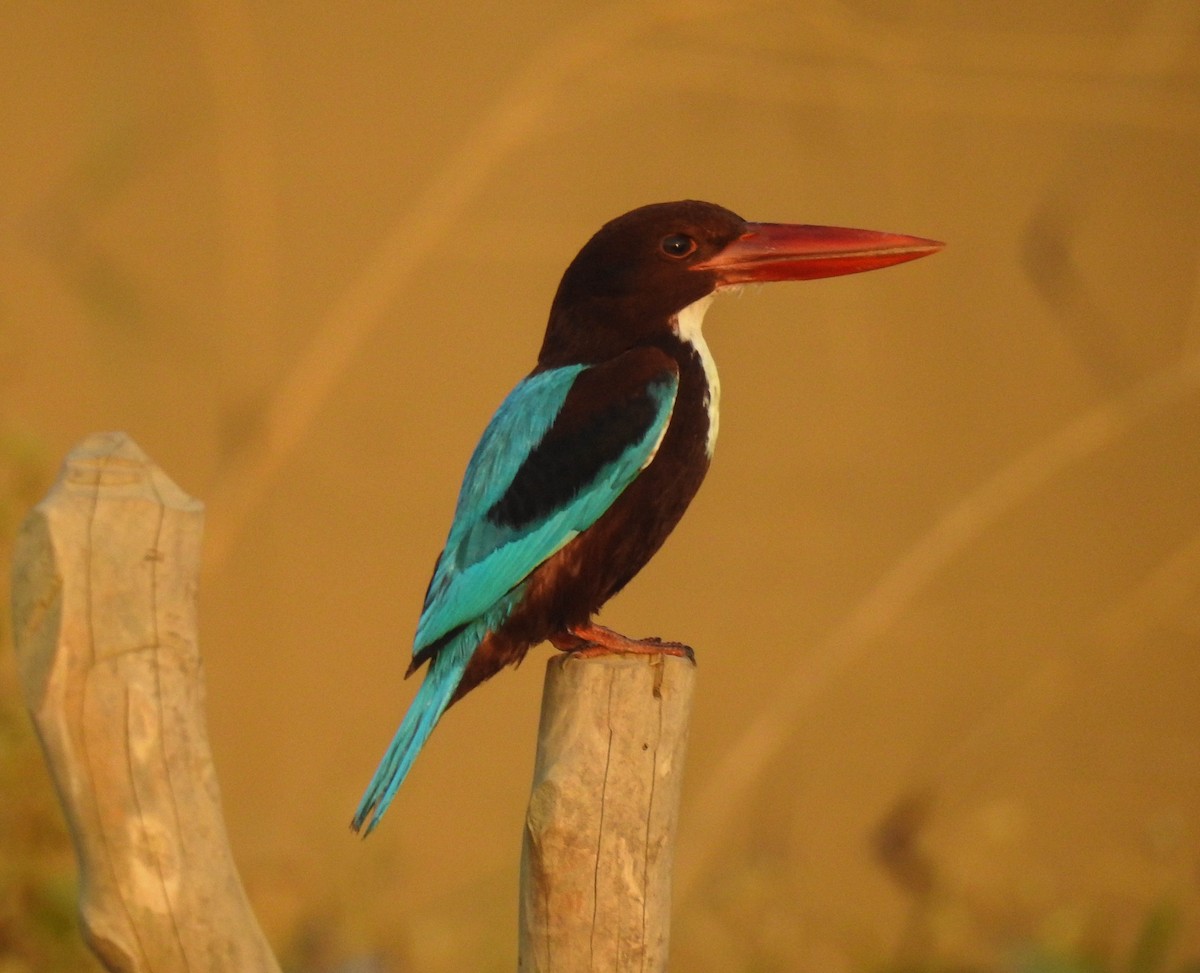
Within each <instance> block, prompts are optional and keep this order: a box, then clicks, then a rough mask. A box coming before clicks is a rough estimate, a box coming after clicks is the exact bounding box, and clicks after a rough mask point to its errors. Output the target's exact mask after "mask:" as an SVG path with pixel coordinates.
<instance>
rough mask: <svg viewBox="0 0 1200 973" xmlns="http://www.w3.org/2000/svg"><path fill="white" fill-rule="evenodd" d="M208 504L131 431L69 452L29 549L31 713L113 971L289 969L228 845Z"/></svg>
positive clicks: (25, 587)
mask: <svg viewBox="0 0 1200 973" xmlns="http://www.w3.org/2000/svg"><path fill="white" fill-rule="evenodd" d="M203 521H204V509H203V505H202V504H200V503H199V502H198V501H196V500H193V499H192V498H191V497H189V496H188V495H187V494H185V493H184V492H183V491H181V490H180V489H179V488H178V487H177V486H176V485H175V484H174V483H172V482H171V481H170V480H169V479H168V478H167V476H166V475H165V474H164V473H163V472H162V471H161V470H159V469H158V468H157V467H156V466H155V465H154V464H153V463H152V462H151V461H150V459H149V458H148V457H147V456H146V454H145V453H143V452H142V451H141V450H140V449H139V448H138V447H137V445H136V444H135V443H134V442H133V441H132V440H130V439H129V437H127V436H125V435H124V434H122V433H106V434H100V435H95V436H91V437H89V438H88V439H86V440H84V442H83V443H81V444H80V445H79V446H78V447H76V448H75V449H74V450H73V451H72V452H71V453H70V455H69V456H68V457H67V460H66V463H65V464H64V466H63V471H62V474H61V475H60V477H59V479H58V482H57V483H55V485H54V487H53V488H52V489H51V491H50V493H49V495H48V496H47V497H46V499H45V500H43V501H42V502H41V503H40V504H38V506H37V507H35V508H34V510H33V511H32V512H31V513H30V515H29V516H28V517H27V518H26V520H25V523H24V525H23V527H22V529H21V533H20V536H19V538H18V540H17V546H16V550H15V552H14V557H13V623H14V629H15V636H16V639H15V640H16V648H17V657H18V664H19V667H20V674H21V682H22V689H23V692H24V696H25V702H26V705H27V706H28V707H29V711H30V713H31V714H32V715H33V720H34V723H35V724H36V727H37V731H38V736H39V737H40V738H41V741H42V747H43V749H44V750H45V754H46V760H47V763H48V764H49V766H50V770H51V773H52V775H53V777H54V782H55V785H56V786H57V788H58V794H59V797H60V799H61V800H62V804H63V807H64V809H65V811H66V815H67V822H68V825H69V827H70V829H71V834H72V836H73V838H74V842H75V849H76V853H77V855H78V857H79V866H80V875H81V889H80V914H81V918H82V922H83V927H84V933H85V936H86V938H87V940H88V944H89V945H90V946H91V948H92V950H93V952H95V953H96V955H97V956H98V957H99V958H100V960H101V962H103V963H104V965H105V966H106V967H107V968H108V969H109V970H112V971H120V973H135V971H136V973H142V971H150V970H154V971H158V973H163V971H174V970H188V971H190V973H206V971H212V973H217V971H229V970H238V971H240V973H259V971H263V973H278V971H279V966H278V964H277V963H276V961H275V958H274V957H273V956H272V954H271V950H270V947H269V946H268V945H267V942H266V939H265V938H264V937H263V934H262V931H261V930H260V929H259V926H258V923H257V922H256V920H255V918H254V915H253V913H252V912H251V910H250V906H249V903H248V902H247V900H246V896H245V892H244V891H243V889H242V884H241V881H240V879H239V878H238V874H237V870H236V868H235V866H234V863H233V858H232V855H231V854H230V851H229V845H228V839H227V837H226V834H225V825H224V822H223V819H222V817H221V803H220V797H219V794H218V792H217V780H216V775H215V773H214V771H213V766H212V757H211V754H210V751H209V747H208V736H207V732H206V730H205V724H204V678H203V670H202V668H201V662H200V653H199V649H198V646H197V638H196V606H195V599H196V579H197V574H198V570H199V558H200V537H201V533H202V530H203Z"/></svg>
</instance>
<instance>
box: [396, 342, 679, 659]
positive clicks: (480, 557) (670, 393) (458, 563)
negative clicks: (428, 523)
mask: <svg viewBox="0 0 1200 973" xmlns="http://www.w3.org/2000/svg"><path fill="white" fill-rule="evenodd" d="M583 369H584V366H582V365H573V366H571V367H568V368H555V369H550V370H548V371H545V372H541V373H539V374H537V375H534V376H532V377H531V378H527V379H526V380H525V381H523V382H521V383H520V384H519V385H518V386H517V387H516V388H515V389H513V391H512V392H511V393H509V396H508V398H506V399H505V400H504V402H503V404H501V406H500V408H499V409H498V410H497V411H496V414H495V416H493V418H492V421H491V422H490V423H489V424H488V427H487V429H486V430H484V433H483V438H482V439H481V440H480V441H479V445H478V446H477V447H476V449H475V453H474V455H473V456H472V457H471V462H470V464H469V465H468V466H467V473H466V476H465V477H464V479H463V486H462V490H461V492H460V493H459V498H458V506H457V508H456V510H455V513H454V522H453V524H452V525H451V527H450V536H449V537H448V538H447V539H446V547H445V549H444V550H443V551H442V556H441V559H440V560H439V561H438V565H437V569H436V570H435V571H434V575H433V580H432V581H431V582H430V585H429V593H428V594H427V595H426V599H425V608H424V611H422V613H421V618H420V621H419V622H418V624H417V634H416V638H415V639H414V645H413V651H414V652H419V651H420V650H421V649H423V648H425V647H426V646H428V645H429V644H431V643H432V642H435V641H436V640H437V639H439V638H441V637H442V636H444V635H445V634H446V633H447V632H450V631H453V630H454V629H455V628H456V627H458V626H459V625H463V624H465V623H467V622H469V621H470V620H471V619H473V618H475V617H477V616H478V615H479V614H480V613H482V612H485V611H487V610H488V609H489V607H490V606H491V605H493V604H494V603H495V602H496V600H497V599H499V598H500V597H501V596H503V595H504V594H505V593H506V592H507V591H508V590H509V589H510V588H512V587H513V586H514V585H516V584H517V583H519V582H520V581H521V580H523V579H524V578H525V577H526V576H527V575H528V574H529V572H530V571H532V570H533V569H534V568H536V567H537V566H538V565H539V564H541V563H542V562H543V561H544V560H546V558H548V557H550V556H551V555H552V554H554V553H555V552H556V551H558V550H559V549H560V548H562V547H563V546H564V545H565V544H566V543H567V542H568V541H570V540H571V538H573V537H574V536H575V535H576V534H578V533H580V532H582V531H584V530H586V529H587V528H588V527H590V526H591V525H592V524H593V523H595V521H596V520H597V518H599V517H600V515H601V514H603V513H604V511H606V510H607V509H608V508H609V507H610V506H611V505H612V503H613V501H614V500H616V498H617V497H618V496H620V495H621V492H622V491H623V490H624V489H625V488H626V487H627V486H628V485H629V484H630V483H632V482H633V479H634V477H636V476H637V474H638V471H639V470H641V469H642V467H644V466H645V465H646V463H647V462H649V460H650V458H651V457H652V456H653V454H654V450H655V448H656V447H657V445H658V441H659V439H660V438H661V437H662V433H663V430H664V429H665V428H666V425H667V422H668V421H669V419H670V417H671V409H672V408H673V406H674V404H675V393H676V391H677V389H678V379H677V378H676V377H675V376H674V375H666V376H664V377H663V378H662V379H661V380H660V381H658V382H656V383H654V385H653V386H652V387H651V389H650V391H651V393H652V395H653V397H654V401H655V404H656V406H657V411H656V413H655V416H654V419H653V421H652V422H651V423H650V425H649V427H648V428H647V429H646V432H645V433H644V434H643V436H642V438H641V439H640V440H638V441H637V442H636V443H634V444H632V445H631V446H630V447H629V449H627V450H626V451H625V452H624V453H622V454H621V456H620V457H618V458H617V459H616V460H615V461H614V462H612V463H610V464H608V465H607V466H605V467H604V468H603V469H601V470H600V473H599V475H598V476H597V477H596V479H595V480H593V481H592V483H591V484H590V485H588V486H587V487H586V488H585V489H583V490H581V491H580V492H579V493H578V494H577V495H576V496H575V497H574V498H573V499H572V500H570V501H569V502H568V503H567V504H565V505H564V506H562V507H559V508H558V509H557V510H555V511H554V512H553V513H551V514H550V515H549V516H548V517H546V518H544V519H542V520H540V521H535V522H534V523H531V524H525V525H522V526H521V527H519V528H512V527H507V526H502V525H498V524H496V523H494V522H493V521H491V520H489V519H488V518H487V516H486V514H487V512H488V510H490V509H491V508H492V506H493V504H495V503H496V501H497V500H499V499H500V498H501V497H502V496H503V495H504V493H505V491H507V490H508V488H509V486H510V485H511V483H512V481H513V478H514V477H515V476H516V475H517V471H518V470H519V469H520V468H521V465H522V464H523V463H524V462H525V461H526V459H528V457H529V454H530V452H531V451H532V450H533V448H534V447H535V446H536V445H537V444H538V442H540V440H541V438H542V436H544V435H545V433H546V430H548V429H549V428H550V426H551V425H552V424H553V421H554V418H555V417H556V416H557V415H558V412H559V410H560V409H561V408H562V404H563V402H564V401H565V400H566V397H567V393H568V392H569V391H570V388H571V385H572V384H573V383H574V381H575V379H576V377H577V376H578V375H579V373H580V372H581V371H583Z"/></svg>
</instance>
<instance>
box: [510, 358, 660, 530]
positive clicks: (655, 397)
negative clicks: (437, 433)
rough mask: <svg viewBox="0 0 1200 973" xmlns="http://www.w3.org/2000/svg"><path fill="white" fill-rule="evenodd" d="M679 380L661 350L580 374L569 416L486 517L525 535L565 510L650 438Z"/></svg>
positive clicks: (567, 405) (567, 406)
mask: <svg viewBox="0 0 1200 973" xmlns="http://www.w3.org/2000/svg"><path fill="white" fill-rule="evenodd" d="M677 374H678V369H677V366H676V365H675V363H674V361H672V360H671V359H670V358H669V357H667V356H666V355H664V354H663V353H662V352H659V351H657V350H655V349H638V350H637V351H636V352H628V353H627V354H626V355H622V356H621V358H618V359H615V360H614V361H612V362H607V363H605V364H603V365H597V366H596V367H594V368H590V369H588V370H587V371H585V372H581V373H580V375H579V377H578V378H577V379H576V380H575V384H574V385H573V386H572V387H571V391H570V392H569V393H568V394H567V398H566V401H564V402H563V407H562V410H561V411H560V412H559V414H558V417H557V418H556V419H555V420H554V422H553V424H552V425H551V426H550V428H549V429H548V430H546V434H545V435H544V436H543V437H542V439H541V441H540V442H538V444H537V445H536V446H535V447H534V448H533V449H532V450H531V451H530V453H529V456H528V458H526V460H525V462H524V463H522V464H521V467H520V468H519V469H518V470H517V473H516V476H514V477H513V481H512V483H511V484H510V485H509V488H508V490H506V491H505V493H504V495H503V496H501V497H500V499H499V500H497V501H496V502H495V503H494V504H493V505H492V507H491V509H490V510H489V511H488V512H487V518H488V520H490V521H491V522H492V523H493V524H496V525H497V526H501V527H508V528H513V529H519V528H521V527H523V526H525V525H526V524H530V523H533V522H535V521H537V520H540V519H542V518H544V517H546V516H548V515H550V514H552V513H553V512H554V511H555V510H557V509H558V508H560V507H562V506H564V505H565V504H566V503H568V502H569V501H570V500H571V499H572V498H573V497H575V496H577V495H578V494H579V493H580V492H581V491H583V490H585V489H587V487H588V486H589V485H590V484H591V483H593V482H595V480H596V477H597V476H598V475H599V473H600V471H601V470H602V469H604V467H605V466H607V465H608V464H609V463H612V462H613V461H615V460H616V459H617V458H619V457H620V456H621V454H622V453H623V452H624V451H625V450H627V449H629V448H630V447H631V446H633V445H634V444H636V443H638V442H640V441H641V440H642V439H643V437H644V436H645V435H646V432H647V431H648V430H649V428H650V426H651V425H652V424H653V422H654V420H655V417H656V416H657V415H658V413H659V410H660V408H661V403H662V396H663V394H664V385H665V384H666V383H669V382H671V381H672V380H673V379H674V378H675V376H676V375H677Z"/></svg>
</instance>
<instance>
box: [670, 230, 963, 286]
mask: <svg viewBox="0 0 1200 973" xmlns="http://www.w3.org/2000/svg"><path fill="white" fill-rule="evenodd" d="M944 246H945V244H944V243H938V242H937V241H936V240H923V239H921V238H920V237H915V236H901V235H899V234H896V233H878V232H876V231H874V230H849V229H846V228H844V227H840V226H802V225H795V224H791V223H747V224H746V232H745V233H743V234H742V235H741V236H740V237H738V238H737V239H736V240H734V241H733V242H732V243H731V244H729V245H728V246H727V247H725V249H724V250H722V251H721V252H720V253H718V254H716V255H715V256H713V257H710V258H709V259H708V260H705V261H703V262H702V263H698V264H694V265H693V266H692V269H693V270H707V271H712V272H713V273H714V274H715V275H716V278H717V286H718V287H731V286H733V285H734V284H753V283H766V282H767V281H773V280H812V279H814V278H816V277H836V276H838V275H839V274H857V273H861V272H862V271H864V270H878V269H879V268H880V267H890V266H891V265H892V264H899V263H904V262H905V261H906V260H916V259H917V258H918V257H925V256H928V255H929V254H931V253H937V252H938V251H939V250H941V249H942V247H944Z"/></svg>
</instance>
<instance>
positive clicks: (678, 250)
mask: <svg viewBox="0 0 1200 973" xmlns="http://www.w3.org/2000/svg"><path fill="white" fill-rule="evenodd" d="M658 247H659V249H660V250H662V252H663V253H665V254H666V255H667V256H668V257H675V258H676V259H677V260H678V259H680V258H682V257H689V256H691V255H692V254H693V253H695V252H696V241H695V240H693V239H692V238H691V237H690V236H688V235H687V234H685V233H672V234H671V235H670V236H668V237H663V241H662V243H660V244H659V245H658Z"/></svg>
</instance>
